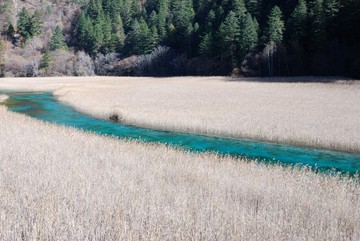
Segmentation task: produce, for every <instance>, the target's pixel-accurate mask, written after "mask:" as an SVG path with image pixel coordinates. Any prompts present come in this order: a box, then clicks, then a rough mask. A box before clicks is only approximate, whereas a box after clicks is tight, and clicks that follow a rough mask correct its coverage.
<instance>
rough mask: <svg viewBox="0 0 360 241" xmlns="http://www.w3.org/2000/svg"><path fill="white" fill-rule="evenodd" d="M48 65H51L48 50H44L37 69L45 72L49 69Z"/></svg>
mask: <svg viewBox="0 0 360 241" xmlns="http://www.w3.org/2000/svg"><path fill="white" fill-rule="evenodd" d="M50 64H51V53H50V51H49V50H46V51H45V53H44V54H43V56H42V58H41V60H40V66H39V68H40V69H41V70H44V71H46V70H47V69H48V68H49V66H50Z"/></svg>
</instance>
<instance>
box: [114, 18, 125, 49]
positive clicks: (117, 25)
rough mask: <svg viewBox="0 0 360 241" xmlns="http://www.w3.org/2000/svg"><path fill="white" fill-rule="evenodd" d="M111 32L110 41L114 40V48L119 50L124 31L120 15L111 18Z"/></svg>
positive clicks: (122, 42) (122, 45)
mask: <svg viewBox="0 0 360 241" xmlns="http://www.w3.org/2000/svg"><path fill="white" fill-rule="evenodd" d="M112 32H113V34H112V41H113V42H114V46H115V50H116V51H118V52H119V51H120V50H121V49H122V48H123V47H124V41H125V33H124V27H123V23H122V20H121V17H120V15H118V16H116V17H115V18H114V20H113V31H112Z"/></svg>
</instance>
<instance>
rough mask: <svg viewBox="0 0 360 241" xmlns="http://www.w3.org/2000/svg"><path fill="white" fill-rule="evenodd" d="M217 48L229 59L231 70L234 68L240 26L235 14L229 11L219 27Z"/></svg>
mask: <svg viewBox="0 0 360 241" xmlns="http://www.w3.org/2000/svg"><path fill="white" fill-rule="evenodd" d="M218 36H219V40H220V42H219V47H221V48H222V50H223V53H224V54H225V56H226V55H227V56H230V57H231V63H232V66H233V68H234V67H236V64H237V63H236V59H235V55H236V51H237V46H238V40H239V36H240V26H239V23H238V19H237V17H236V14H235V13H234V12H233V11H230V12H229V14H228V16H227V17H226V18H225V20H224V22H223V23H222V24H221V25H220V28H219V32H218Z"/></svg>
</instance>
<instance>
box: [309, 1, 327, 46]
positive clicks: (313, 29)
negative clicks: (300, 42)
mask: <svg viewBox="0 0 360 241" xmlns="http://www.w3.org/2000/svg"><path fill="white" fill-rule="evenodd" d="M322 3H323V2H322V0H313V1H312V2H310V6H309V10H310V11H309V12H310V33H309V37H310V39H309V45H310V46H309V47H310V49H309V50H310V52H313V53H314V52H322V51H324V47H325V46H324V43H326V18H325V12H324V8H323V4H322Z"/></svg>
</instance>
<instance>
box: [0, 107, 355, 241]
mask: <svg viewBox="0 0 360 241" xmlns="http://www.w3.org/2000/svg"><path fill="white" fill-rule="evenodd" d="M0 126H1V128H0V240H359V239H360V226H359V221H360V184H359V182H358V181H356V179H353V178H346V177H337V176H330V175H324V174H315V173H314V172H312V171H309V170H298V169H291V168H289V167H281V166H265V165H263V164H262V165H259V164H256V163H255V162H252V161H248V160H240V159H233V158H231V157H220V156H217V155H215V154H209V153H202V154H196V153H189V152H185V151H182V150H176V149H172V148H168V147H166V146H164V145H158V144H144V143H139V142H135V141H124V140H117V139H113V138H109V137H104V136H97V135H94V134H91V133H83V132H81V131H78V130H75V129H71V128H67V127H62V126H55V125H52V124H48V123H45V122H41V121H38V120H34V119H31V118H30V117H27V116H24V115H20V114H17V113H11V112H9V111H7V110H6V109H5V107H0Z"/></svg>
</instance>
